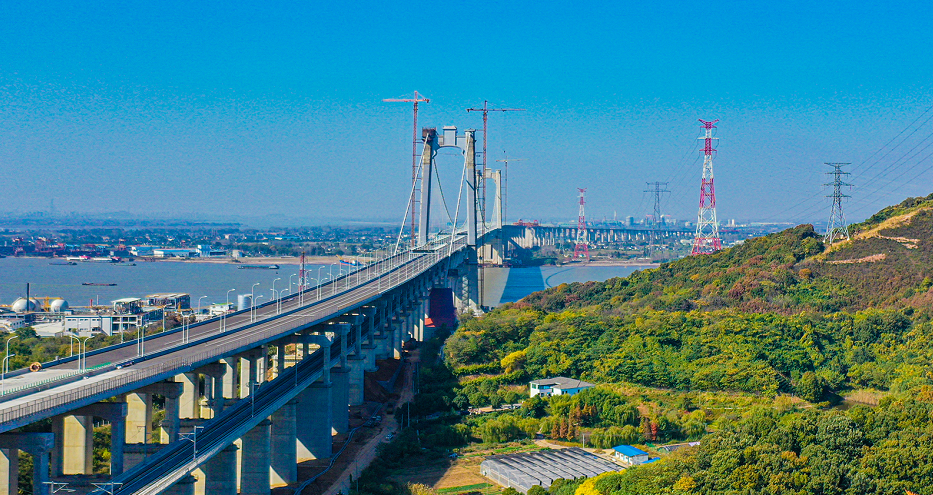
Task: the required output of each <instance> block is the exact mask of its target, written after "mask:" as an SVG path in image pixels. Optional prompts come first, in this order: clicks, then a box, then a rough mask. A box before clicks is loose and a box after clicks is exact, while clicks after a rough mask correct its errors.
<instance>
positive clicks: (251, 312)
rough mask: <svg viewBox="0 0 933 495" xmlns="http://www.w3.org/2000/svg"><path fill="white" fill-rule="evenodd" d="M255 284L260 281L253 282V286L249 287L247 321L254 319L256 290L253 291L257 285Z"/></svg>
mask: <svg viewBox="0 0 933 495" xmlns="http://www.w3.org/2000/svg"><path fill="white" fill-rule="evenodd" d="M257 285H260V283H259V282H256V283H255V284H253V286H252V287H251V288H250V289H249V321H253V320H254V319H255V316H254V313H255V311H254V310H255V308H256V303H255V302H254V301H256V296H255V293H256V292H255V291H256V286H257Z"/></svg>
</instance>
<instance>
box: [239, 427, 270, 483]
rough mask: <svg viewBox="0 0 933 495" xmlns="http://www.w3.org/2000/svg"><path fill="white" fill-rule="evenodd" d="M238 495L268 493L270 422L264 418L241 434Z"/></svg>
mask: <svg viewBox="0 0 933 495" xmlns="http://www.w3.org/2000/svg"><path fill="white" fill-rule="evenodd" d="M242 440H243V463H242V465H241V467H240V495H269V490H270V488H269V470H270V467H271V464H270V456H271V455H272V422H271V421H269V420H268V419H264V420H262V421H260V422H259V424H258V425H256V426H254V427H253V428H252V429H251V430H249V431H248V432H247V433H246V435H243V438H242Z"/></svg>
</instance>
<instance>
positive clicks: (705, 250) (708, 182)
mask: <svg viewBox="0 0 933 495" xmlns="http://www.w3.org/2000/svg"><path fill="white" fill-rule="evenodd" d="M700 122H702V123H703V128H704V129H706V136H704V137H702V138H700V139H702V140H703V178H702V180H701V182H700V212H699V214H698V215H697V231H696V236H695V237H694V239H693V251H692V252H691V253H690V254H710V253H714V252H716V251H719V250H720V249H722V239H721V238H720V237H719V222H718V221H717V220H716V187H715V186H714V185H713V152H714V151H716V150H714V149H713V140H714V139H719V138H714V137H713V129H714V128H716V126H715V125H713V124H715V123H716V122H719V119H716V120H714V121H712V122H707V121H705V120H703V119H700Z"/></svg>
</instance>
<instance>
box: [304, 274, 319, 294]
mask: <svg viewBox="0 0 933 495" xmlns="http://www.w3.org/2000/svg"><path fill="white" fill-rule="evenodd" d="M311 280H314V283H315V284H316V285H317V283H318V282H317V279H316V278H314V277H308V283H307V284H305V285H307V286H308V287H310V286H311ZM313 294H314V293H312V295H313Z"/></svg>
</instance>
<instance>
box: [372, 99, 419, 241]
mask: <svg viewBox="0 0 933 495" xmlns="http://www.w3.org/2000/svg"><path fill="white" fill-rule="evenodd" d="M382 101H385V102H401V103H412V104H413V105H412V110H413V112H412V113H413V114H414V125H413V126H412V131H411V186H412V187H411V198H409V203H410V204H411V211H410V212H409V216H411V231H410V235H409V237H410V239H411V245H412V246H414V245H415V222H416V221H417V220H415V218H416V216H415V212H416V211H418V198H419V196H420V194H419V192H420V191H418V190H416V189H417V188H416V186H417V183H418V163H417V161H418V103H420V102H425V103H429V102H430V101H431V100H430V99H428V98H425V97H424V96H423V95H420V94H418V92H417V91H415V97H414V98H384V99H383V100H382Z"/></svg>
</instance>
